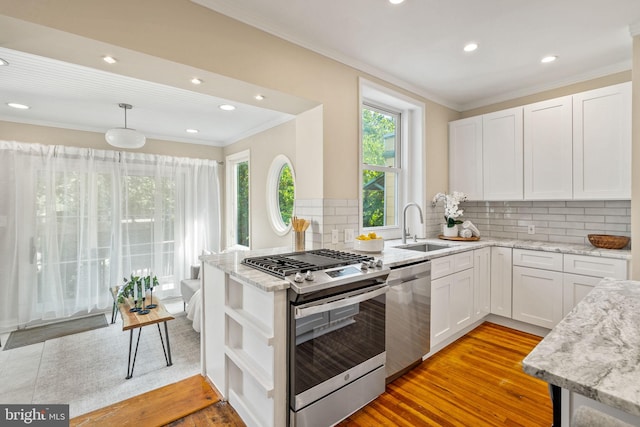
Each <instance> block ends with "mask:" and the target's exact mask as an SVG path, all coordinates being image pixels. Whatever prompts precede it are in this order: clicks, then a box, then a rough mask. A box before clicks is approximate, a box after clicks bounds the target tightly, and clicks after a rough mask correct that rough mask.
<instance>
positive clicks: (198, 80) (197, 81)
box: [191, 77, 202, 85]
mask: <svg viewBox="0 0 640 427" xmlns="http://www.w3.org/2000/svg"><path fill="white" fill-rule="evenodd" d="M191 83H193V84H194V85H199V84H202V80H200V79H199V78H197V77H194V78H192V79H191Z"/></svg>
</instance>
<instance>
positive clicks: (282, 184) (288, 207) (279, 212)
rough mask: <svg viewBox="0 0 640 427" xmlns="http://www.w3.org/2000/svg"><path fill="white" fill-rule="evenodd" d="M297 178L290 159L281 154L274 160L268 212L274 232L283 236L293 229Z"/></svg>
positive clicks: (268, 187) (270, 180) (270, 176)
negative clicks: (292, 221)
mask: <svg viewBox="0 0 640 427" xmlns="http://www.w3.org/2000/svg"><path fill="white" fill-rule="evenodd" d="M294 199H295V178H294V174H293V166H292V165H291V162H290V161H289V159H288V158H287V157H286V156H284V155H282V154H279V155H278V156H276V158H275V159H273V162H272V163H271V167H270V168H269V175H268V177H267V211H268V213H269V219H270V222H271V226H272V227H273V230H274V231H275V232H276V234H278V235H279V236H283V235H285V234H286V233H288V232H289V230H290V229H291V217H292V216H293V201H294Z"/></svg>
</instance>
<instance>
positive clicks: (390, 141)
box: [362, 105, 400, 228]
mask: <svg viewBox="0 0 640 427" xmlns="http://www.w3.org/2000/svg"><path fill="white" fill-rule="evenodd" d="M399 123H400V114H399V113H393V112H388V111H384V110H382V109H380V108H377V107H372V106H369V105H365V106H363V109H362V225H363V227H364V228H371V227H385V226H389V225H396V224H397V220H396V218H397V205H398V202H397V195H398V189H397V185H398V175H399V164H398V163H399V161H398V159H399V156H398V154H399V153H398V146H399V144H398V141H399V133H400V132H399V131H400V127H399Z"/></svg>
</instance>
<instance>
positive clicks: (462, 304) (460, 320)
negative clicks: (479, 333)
mask: <svg viewBox="0 0 640 427" xmlns="http://www.w3.org/2000/svg"><path fill="white" fill-rule="evenodd" d="M473 301H474V296H473V269H469V270H464V271H461V272H459V273H456V274H454V275H453V281H452V282H451V306H450V312H451V324H452V327H453V331H452V333H455V332H458V331H459V330H461V329H463V328H464V327H466V326H468V325H470V324H471V323H473V320H474V309H473Z"/></svg>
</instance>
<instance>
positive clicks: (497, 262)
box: [490, 247, 512, 318]
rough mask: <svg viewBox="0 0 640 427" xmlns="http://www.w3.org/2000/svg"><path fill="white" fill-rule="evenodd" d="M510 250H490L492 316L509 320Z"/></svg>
mask: <svg viewBox="0 0 640 427" xmlns="http://www.w3.org/2000/svg"><path fill="white" fill-rule="evenodd" d="M511 268H512V253H511V248H501V247H493V248H491V297H490V298H491V304H490V309H491V313H492V314H497V315H498V316H503V317H508V318H511V287H512V286H511V282H512V278H511Z"/></svg>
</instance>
